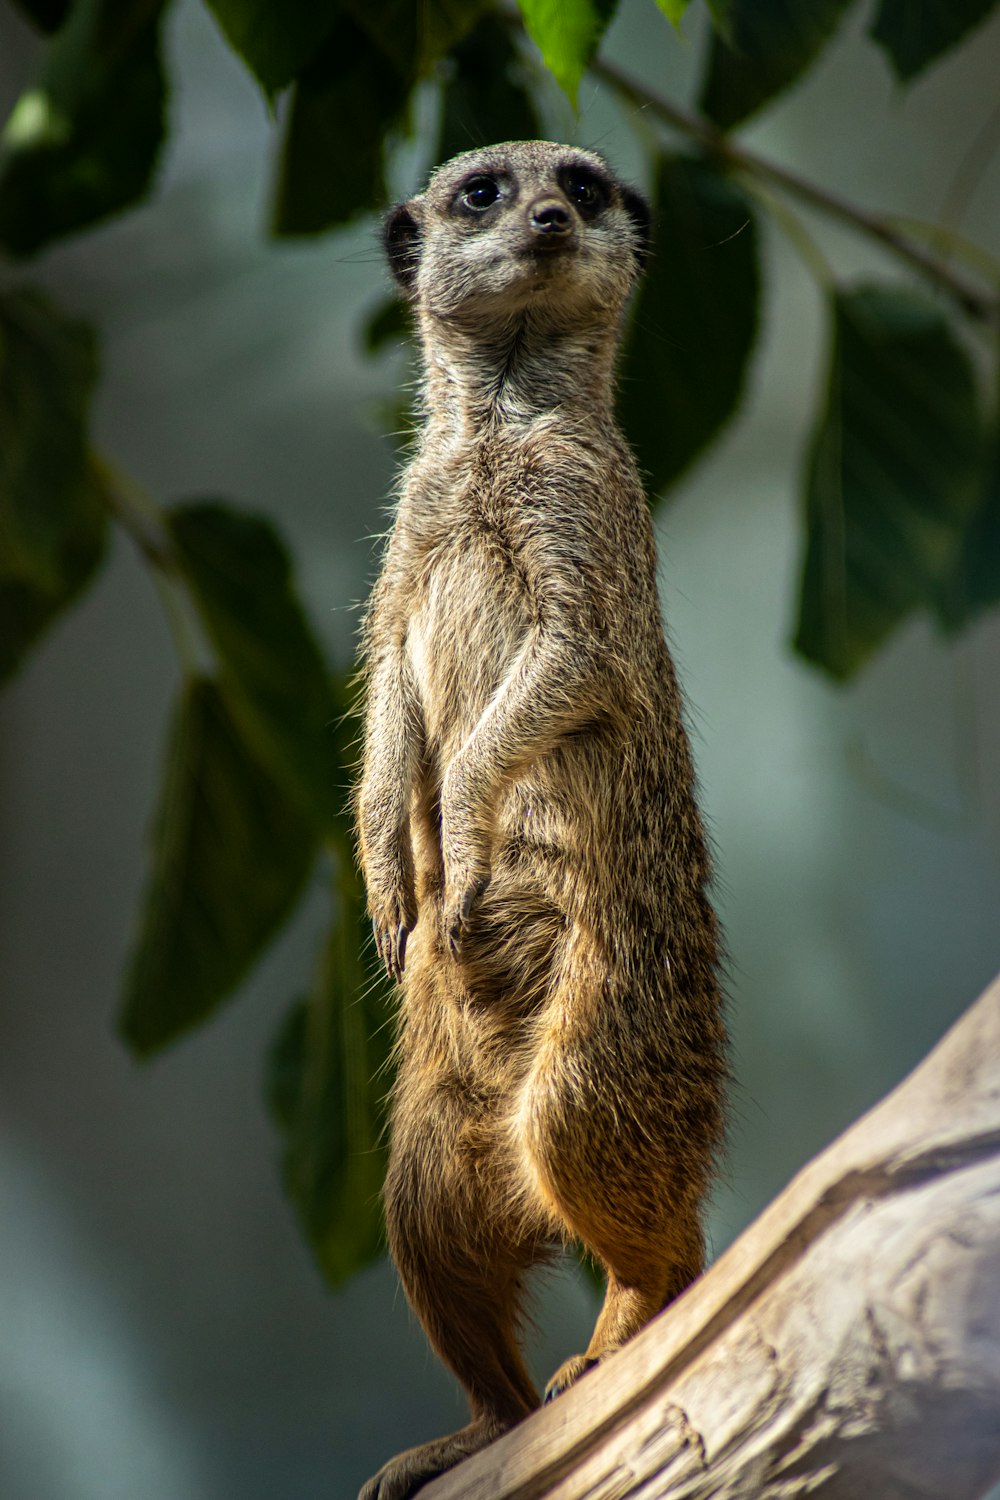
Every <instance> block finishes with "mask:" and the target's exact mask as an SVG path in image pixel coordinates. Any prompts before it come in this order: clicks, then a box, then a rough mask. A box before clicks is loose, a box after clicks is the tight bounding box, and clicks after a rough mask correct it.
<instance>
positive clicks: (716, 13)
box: [705, 0, 739, 42]
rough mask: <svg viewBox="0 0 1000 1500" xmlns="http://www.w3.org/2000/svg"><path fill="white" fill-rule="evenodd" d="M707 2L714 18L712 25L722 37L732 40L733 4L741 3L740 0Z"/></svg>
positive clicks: (713, 0)
mask: <svg viewBox="0 0 1000 1500" xmlns="http://www.w3.org/2000/svg"><path fill="white" fill-rule="evenodd" d="M705 3H706V5H707V7H708V13H709V15H710V16H711V18H712V26H713V27H714V29H715V30H716V31H717V32H718V33H719V35H720V36H721V37H723V38H724V39H725V40H726V41H727V42H731V41H732V37H733V27H732V15H733V6H734V4H739V0H705Z"/></svg>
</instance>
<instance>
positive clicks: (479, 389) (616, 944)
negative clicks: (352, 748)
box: [357, 141, 726, 1500]
mask: <svg viewBox="0 0 1000 1500" xmlns="http://www.w3.org/2000/svg"><path fill="white" fill-rule="evenodd" d="M384 243H385V248H386V251H387V254H388V259H389V265H390V267H391V270H392V272H393V274H394V276H395V279H396V281H397V283H398V285H399V287H400V288H401V290H402V292H403V294H404V295H405V296H406V297H407V298H408V299H409V302H410V304H411V306H412V309H413V312H414V315H415V321H416V326H417V330H418V333H419V339H420V343H421V346H422V353H423V380H422V393H423V404H424V419H425V420H424V426H423V429H422V434H421V436H420V438H419V442H418V445H417V448H416V452H415V455H414V457H413V458H412V461H411V462H410V464H409V466H408V468H407V470H406V472H405V475H404V478H403V482H402V486H401V491H400V498H399V503H398V509H397V512H396V517H395V524H394V526H393V529H392V532H391V535H390V537H389V541H388V545H387V548H386V551H385V555H384V562H383V567H382V571H381V576H380V577H379V579H378V582H377V584H376V587H375V589H374V593H373V596H372V601H371V605H370V609H369V611H368V616H367V623H366V628H365V662H366V668H365V677H366V700H365V704H366V706H365V741H364V758H363V767H362V772H361V777H360V784H359V789H358V793H357V814H358V829H359V849H360V859H361V864H362V867H363V871H364V876H365V881H366V885H367V891H368V904H369V911H370V914H371V918H372V922H373V926H374V931H375V938H376V944H377V947H378V950H379V954H380V955H381V958H382V960H383V961H384V963H385V965H386V967H387V969H388V971H389V973H390V975H391V976H392V977H393V978H394V979H395V980H396V981H397V982H398V985H399V997H400V1017H401V1020H400V1031H399V1039H398V1073H397V1077H396V1083H395V1086H394V1091H393V1097H392V1107H391V1147H390V1160H389V1166H388V1172H387V1177H386V1185H385V1213H386V1225H387V1234H388V1242H389V1248H390V1250H391V1253H392V1256H393V1258H394V1260H395V1263H396V1266H397V1268H398V1271H399V1275H400V1277H401V1280H402V1283H403V1286H404V1289H405V1291H406V1295H407V1297H408V1299H409V1302H410V1305H411V1306H412V1308H413V1309H414V1310H415V1312H416V1314H417V1316H418V1317H419V1319H420V1321H421V1323H422V1324H423V1326H424V1329H425V1331H426V1333H427V1336H428V1338H429V1340H430V1342H431V1344H432V1345H433V1347H434V1349H435V1350H436V1351H437V1353H438V1354H439V1355H440V1357H441V1358H442V1359H443V1360H444V1362H445V1363H446V1364H447V1365H448V1366H449V1367H450V1369H451V1370H452V1371H453V1372H454V1374H455V1375H456V1376H457V1377H458V1379H459V1381H460V1382H461V1383H462V1385H463V1386H464V1388H465V1390H466V1393H467V1395H468V1398H469V1404H470V1408H471V1419H470V1422H469V1424H468V1426H466V1427H464V1428H462V1429H461V1431H459V1432H456V1433H454V1434H452V1435H450V1436H448V1437H444V1438H439V1439H436V1440H434V1441H432V1442H429V1443H425V1444H423V1445H421V1446H419V1447H416V1448H412V1449H410V1450H409V1451H407V1452H405V1453H402V1454H400V1455H399V1456H398V1457H396V1458H394V1459H392V1460H391V1461H390V1462H389V1463H387V1464H386V1465H385V1466H384V1467H383V1468H382V1469H381V1470H380V1471H379V1473H378V1474H376V1475H375V1476H374V1478H373V1479H371V1480H370V1481H369V1482H368V1483H367V1484H366V1485H365V1487H364V1488H363V1490H362V1491H361V1500H376V1497H377V1500H403V1497H405V1496H408V1495H411V1494H412V1493H413V1492H414V1491H415V1490H417V1489H419V1488H420V1486H421V1485H422V1484H424V1483H425V1482H426V1481H427V1480H428V1479H430V1478H431V1477H432V1476H433V1475H435V1474H437V1473H439V1472H441V1471H442V1470H443V1469H447V1468H449V1467H450V1466H451V1465H453V1464H455V1463H457V1462H458V1461H459V1460H460V1459H462V1458H463V1457H465V1456H466V1455H468V1454H470V1453H473V1452H475V1451H476V1450H477V1449H479V1448H481V1447H483V1446H485V1444H487V1443H489V1442H490V1441H492V1440H493V1439H494V1438H495V1437H497V1436H498V1435H499V1434H500V1433H502V1432H504V1431H506V1430H507V1429H508V1428H510V1427H512V1426H513V1425H514V1424H515V1423H517V1422H519V1421H520V1420H521V1419H522V1418H523V1417H524V1416H526V1415H527V1413H529V1412H530V1411H532V1410H533V1409H534V1408H535V1407H536V1406H537V1405H538V1404H539V1398H538V1394H537V1392H536V1389H535V1386H534V1384H533V1383H532V1380H531V1377H530V1375H529V1374H528V1371H527V1369H526V1367H525V1364H524V1361H523V1358H522V1354H521V1352H520V1349H519V1345H518V1328H519V1320H520V1317H521V1313H522V1307H523V1298H524V1293H525V1278H526V1273H527V1272H528V1271H529V1270H530V1268H531V1267H532V1266H534V1265H536V1264H538V1263H540V1262H543V1261H545V1260H546V1258H547V1257H549V1256H551V1254H552V1252H553V1248H554V1247H558V1246H559V1245H560V1244H565V1243H567V1242H577V1243H578V1244H580V1245H582V1246H584V1247H585V1248H586V1250H587V1251H588V1252H589V1253H590V1255H591V1256H592V1257H593V1258H594V1259H595V1260H596V1261H597V1262H598V1263H599V1265H600V1266H601V1267H602V1268H603V1270H604V1272H605V1273H606V1276H607V1293H606V1296H605V1299H604V1304H603V1308H602V1310H601V1313H600V1316H599V1317H598V1319H597V1324H596V1327H595V1329H594V1334H593V1337H592V1339H591V1341H590V1344H589V1347H588V1348H587V1350H586V1352H585V1353H584V1354H580V1355H577V1356H576V1357H574V1358H572V1359H570V1360H568V1361H567V1362H566V1363H565V1364H564V1365H563V1366H562V1367H561V1369H559V1370H558V1371H557V1372H556V1374H555V1375H554V1376H553V1377H552V1380H551V1381H550V1382H549V1385H548V1387H547V1391H546V1399H549V1398H550V1397H552V1396H553V1395H557V1394H558V1393H559V1392H561V1391H563V1390H565V1389H566V1388H567V1387H568V1386H570V1385H572V1384H573V1383H574V1381H576V1380H577V1379H578V1378H579V1377H580V1376H581V1375H582V1374H583V1373H584V1372H585V1371H586V1370H588V1369H590V1368H591V1367H592V1366H593V1365H596V1364H598V1363H600V1362H601V1361H602V1360H604V1359H606V1358H607V1357H608V1355H610V1354H611V1353H613V1352H614V1350H616V1349H618V1348H619V1347H620V1346H621V1345H622V1344H623V1343H624V1342H625V1340H627V1339H629V1338H630V1337H631V1336H632V1335H633V1334H634V1333H636V1332H637V1330H638V1329H639V1328H641V1327H642V1326H643V1324H644V1323H646V1322H647V1321H648V1319H650V1318H651V1317H652V1316H653V1315H654V1314H655V1313H657V1312H659V1311H660V1309H661V1308H662V1307H664V1306H665V1305H666V1304H667V1303H668V1302H670V1300H671V1299H672V1298H674V1297H676V1296H677V1295H678V1293H680V1292H681V1291H683V1290H684V1288H685V1287H686V1286H687V1285H688V1284H689V1282H690V1281H691V1280H692V1279H693V1278H694V1277H695V1276H697V1275H698V1273H699V1272H700V1271H701V1269H702V1267H703V1261H704V1249H703V1235H702V1227H701V1219H700V1211H701V1205H702V1201H703V1198H704V1195H705V1191H706V1186H707V1184H708V1182H709V1179H710V1175H711V1171H712V1166H713V1158H714V1156H715V1154H716V1152H717V1148H718V1146H719V1142H720V1138H721V1130H722V1096H723V1088H724V1082H725V1076H726V1061H725V1033H724V1026H723V1019H722V1012H721V1005H720V997H719V986H718V967H719V948H718V936H717V928H716V920H715V916H714V914H713V910H712V906H711V904H710V901H709V895H708V883H709V877H710V866H709V857H708V853H707V850H706V841H705V837H704V833H703V828H702V822H701V819H700V816H699V813H698V810H697V807H696V804H695V800H694V790H693V786H694V779H693V772H692V764H691V755H690V751H689V746H688V740H687V736H686V733H685V730H684V726H683V722H682V710H681V700H680V696H679V692H678V687H677V681H676V677H675V674H674V669H673V665H672V662H671V658H670V655H669V654H668V650H667V646H666V642H665V639H664V633H663V626H662V622H661V616H660V604H659V598H658V594H657V585H656V559H655V550H654V541H653V531H652V526H651V523H650V517H649V511H648V506H647V502H646V497H645V494H644V492H643V487H642V484H641V483H640V480H639V477H638V474H637V471H636V466H635V462H634V460H633V457H632V454H631V452H630V451H629V448H628V446H627V444H626V442H625V440H624V438H623V437H622V434H621V432H620V431H619V428H618V426H617V425H616V422H615V417H614V410H613V375H614V365H615V359H616V355H617V351H618V346H619V343H620V338H621V330H622V321H623V315H624V310H625V307H626V303H627V301H628V298H629V294H630V293H631V291H632V289H633V287H634V285H635V283H636V281H637V278H638V276H639V274H640V271H641V268H642V265H643V261H644V259H645V257H646V255H647V252H648V246H649V210H648V208H647V205H646V203H645V201H644V200H643V198H642V197H641V195H640V194H639V193H637V192H636V191H635V190H634V189H633V188H631V187H628V186H625V185H624V184H623V183H621V182H619V181H618V180H617V178H616V177H615V176H614V175H613V173H612V172H611V170H610V169H609V167H608V165H607V164H606V162H605V161H604V160H603V158H601V157H600V156H598V155H596V154H594V153H593V152H589V151H584V150H579V149H577V148H576V147H572V146H562V145H556V144H553V143H550V142H545V141H522V142H507V143H506V144H502V145H497V146H493V147H489V148H485V149H482V150H477V151H472V152H467V153H465V154H463V155H461V156H458V157H456V158H454V159H453V160H452V161H450V162H448V163H447V164H446V165H445V166H443V167H441V168H439V169H438V171H436V172H435V173H434V175H433V176H432V178H431V180H430V183H429V185H428V187H427V189H426V191H425V192H424V193H422V194H420V195H419V196H418V197H415V198H413V199H412V200H410V201H409V202H407V203H404V204H401V205H400V206H398V207H397V208H395V209H393V210H392V212H391V213H390V214H389V215H388V217H387V219H386V221H385V226H384Z"/></svg>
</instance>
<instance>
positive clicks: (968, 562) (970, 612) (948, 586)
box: [938, 430, 1000, 631]
mask: <svg viewBox="0 0 1000 1500" xmlns="http://www.w3.org/2000/svg"><path fill="white" fill-rule="evenodd" d="M989 451H990V452H991V453H992V455H993V458H992V462H991V463H989V464H988V465H987V468H986V474H985V482H984V484H983V485H982V486H981V488H980V492H979V495H978V497H977V500H976V504H975V508H974V509H973V512H972V515H971V516H970V518H969V521H968V524H967V526H966V529H965V534H964V536H963V537H962V544H961V546H960V548H959V551H958V556H957V558H956V561H955V566H954V568H953V569H952V572H951V574H950V576H949V577H948V578H946V579H945V582H944V586H943V589H942V592H941V597H940V599H939V600H938V616H939V619H940V621H941V623H942V624H943V625H944V627H945V629H947V630H949V631H953V630H959V629H961V628H962V627H963V626H965V625H967V624H969V622H970V621H971V620H974V619H975V618H976V616H977V615H979V614H981V613H982V612H983V610H986V609H992V608H993V607H994V606H995V605H997V604H1000V430H996V431H994V433H993V434H992V437H991V440H990V443H989Z"/></svg>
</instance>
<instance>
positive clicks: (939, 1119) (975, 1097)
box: [420, 980, 1000, 1500]
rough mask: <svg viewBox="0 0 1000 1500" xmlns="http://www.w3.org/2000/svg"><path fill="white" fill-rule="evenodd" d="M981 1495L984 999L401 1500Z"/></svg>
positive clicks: (984, 1466) (995, 1475)
mask: <svg viewBox="0 0 1000 1500" xmlns="http://www.w3.org/2000/svg"><path fill="white" fill-rule="evenodd" d="M997 1480H1000V980H997V981H996V982H995V983H994V984H993V985H992V986H991V988H990V989H989V990H987V992H986V993H985V994H984V995H983V996H982V998H981V999H980V1000H979V1001H978V1002H977V1003H976V1004H975V1005H974V1006H973V1007H972V1008H971V1009H970V1010H969V1011H967V1012H966V1014H965V1015H964V1016H963V1017H962V1019H961V1020H960V1021H958V1022H957V1024H956V1025H955V1026H954V1027H953V1028H952V1030H951V1031H950V1032H949V1033H948V1034H947V1036H946V1037H945V1038H944V1040H943V1041H942V1042H941V1043H940V1044H939V1045H938V1046H937V1047H936V1048H935V1050H934V1051H933V1052H932V1053H931V1054H930V1056H929V1057H928V1058H927V1059H926V1060H925V1061H924V1062H923V1063H922V1064H921V1065H920V1066H919V1067H918V1068H917V1069H916V1070H915V1071H914V1072H913V1073H912V1074H911V1075H910V1077H909V1078H908V1079H907V1080H906V1081H905V1082H904V1083H903V1084H901V1085H900V1087H899V1088H897V1089H896V1090H895V1091H894V1092H893V1093H891V1094H890V1095H888V1097H887V1098H886V1099H884V1100H883V1101H882V1102H881V1103H880V1104H878V1105H877V1106H876V1107H875V1108H874V1109H873V1110H871V1111H870V1112H869V1113H868V1114H867V1115H865V1116H863V1117H862V1119H861V1120H859V1121H858V1122H857V1123H856V1124H855V1125H853V1126H852V1127H851V1128H850V1129H849V1130H848V1131H847V1132H846V1133H845V1134H844V1135H842V1136H841V1137H840V1138H839V1140H837V1141H835V1142H834V1144H833V1145H832V1146H830V1147H828V1149H827V1150H826V1151H824V1152H823V1153H822V1154H821V1155H820V1156H818V1157H816V1158H815V1159H814V1160H813V1161H812V1162H810V1163H809V1164H808V1166H806V1167H805V1168H804V1169H803V1170H802V1171H801V1172H800V1173H799V1174H798V1176H797V1177H796V1178H795V1179H794V1180H793V1181H792V1183H791V1184H790V1185H789V1186H788V1187H787V1188H786V1189H785V1191H784V1192H783V1193H781V1195H780V1196H779V1197H778V1198H776V1199H775V1201H774V1202H773V1203H772V1204H771V1205H770V1207H769V1208H767V1209H766V1210H765V1211H764V1213H763V1214H761V1215H760V1217H759V1218H758V1219H757V1220H756V1221H755V1222H754V1223H753V1224H752V1225H751V1226H750V1228H749V1229H747V1230H746V1232H745V1233H744V1234H743V1235H741V1237H740V1238H739V1239H738V1240H737V1241H736V1242H735V1243H734V1244H733V1245H732V1246H731V1247H730V1249H729V1250H727V1251H726V1253H725V1254H724V1255H723V1256H721V1257H720V1259H719V1260H718V1261H717V1262H716V1263H715V1264H714V1265H713V1266H712V1267H711V1268H710V1270H709V1271H707V1272H706V1274H705V1275H704V1276H703V1277H701V1278H700V1280H699V1281H698V1282H697V1283H696V1284H695V1285H694V1286H693V1287H691V1288H690V1289H689V1291H688V1292H686V1293H685V1295H684V1296H683V1297H682V1298H680V1299H679V1300H678V1301H677V1302H675V1303H674V1304H673V1305H672V1306H671V1307H669V1308H668V1309H667V1310H666V1311H665V1312H664V1313H662V1314H661V1315H660V1317H658V1318H656V1319H655V1320H654V1321H653V1322H652V1323H651V1324H650V1325H649V1326H648V1327H647V1328H645V1329H644V1330H643V1331H642V1333H641V1334H639V1335H638V1337H637V1338H635V1339H633V1340H632V1341H631V1343H629V1344H628V1345H627V1346H626V1347H625V1348H624V1349H622V1350H621V1351H619V1353H617V1354H616V1355H615V1356H614V1357H613V1358H612V1359H610V1360H608V1361H607V1362H606V1363H605V1364H604V1365H603V1366H601V1367H600V1368H599V1369H596V1370H594V1371H592V1372H591V1373H590V1374H588V1375H586V1376H585V1377H584V1378H583V1380H581V1381H580V1382H579V1384H578V1385H576V1386H575V1387H574V1388H573V1389H572V1390H570V1391H568V1392H567V1393H566V1394H565V1395H563V1396H561V1397H559V1399H558V1400H557V1401H555V1402H554V1403H553V1404H552V1405H551V1406H549V1407H546V1408H545V1409H543V1410H542V1411H540V1412H538V1413H536V1414H535V1415H534V1416H532V1417H530V1418H529V1419H528V1420H527V1421H525V1422H523V1423H522V1424H521V1426H520V1427H518V1428H517V1429H515V1430H514V1431H513V1432H511V1433H508V1434H507V1435H506V1436H505V1437H503V1438H501V1439H500V1440H499V1441H498V1442H496V1443H494V1444H493V1445H492V1447H490V1448H488V1449H486V1450H485V1451H484V1452H482V1453H479V1454H476V1455H475V1456H474V1457H473V1458H471V1459H468V1460H467V1461H466V1462H465V1463H464V1464H462V1465H460V1467H458V1468H457V1469H453V1470H452V1471H451V1472H450V1473H448V1474H444V1475H442V1476H441V1478H440V1479H437V1480H435V1481H434V1482H433V1483H432V1484H430V1485H428V1486H427V1487H426V1489H424V1490H422V1491H421V1497H420V1500H424V1497H425V1496H426V1500H460V1497H461V1500H584V1497H586V1500H626V1497H633V1500H682V1497H683V1500H709V1497H710V1496H711V1497H714V1500H734V1497H747V1500H749V1497H751V1496H752V1497H754V1500H779V1497H780V1500H790V1497H794V1496H800V1495H806V1494H808V1495H810V1496H813V1495H817V1496H821V1497H822V1500H918V1497H919V1500H979V1497H981V1496H983V1495H984V1494H985V1492H986V1491H987V1490H988V1489H989V1488H990V1486H991V1484H993V1483H994V1482H996V1481H997Z"/></svg>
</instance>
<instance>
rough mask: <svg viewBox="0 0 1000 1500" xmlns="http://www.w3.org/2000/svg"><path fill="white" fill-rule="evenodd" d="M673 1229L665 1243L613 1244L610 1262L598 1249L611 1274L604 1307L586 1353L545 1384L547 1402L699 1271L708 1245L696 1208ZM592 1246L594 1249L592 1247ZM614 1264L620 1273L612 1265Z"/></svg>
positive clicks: (633, 1331) (610, 1351) (674, 1222)
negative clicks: (627, 1247)
mask: <svg viewBox="0 0 1000 1500" xmlns="http://www.w3.org/2000/svg"><path fill="white" fill-rule="evenodd" d="M670 1228H671V1234H670V1236H669V1239H668V1240H667V1243H666V1244H665V1245H664V1244H661V1243H656V1244H652V1245H646V1246H642V1247H638V1246H633V1247H631V1249H630V1250H626V1251H625V1253H624V1254H623V1247H622V1246H620V1245H619V1246H616V1247H614V1249H613V1251H612V1254H611V1257H610V1263H609V1259H606V1258H605V1256H604V1255H603V1254H602V1253H601V1252H600V1251H598V1252H597V1253H598V1257H599V1259H600V1260H601V1261H602V1263H603V1264H604V1266H605V1269H606V1271H607V1277H608V1284H607V1290H606V1292H605V1295H604V1305H603V1306H602V1308H601V1311H600V1314H599V1316H598V1319H597V1323H596V1325H595V1327H594V1332H593V1335H592V1337H591V1340H590V1343H589V1344H588V1346H587V1351H586V1353H585V1354H576V1355H574V1356H573V1357H572V1358H571V1359H567V1360H566V1361H565V1362H564V1363H563V1364H562V1365H560V1367H559V1369H558V1370H557V1371H556V1373H555V1374H554V1375H553V1377H552V1379H551V1380H550V1381H549V1383H548V1385H547V1386H546V1387H545V1397H544V1399H545V1401H546V1402H548V1401H552V1400H553V1399H554V1398H555V1397H556V1396H558V1395H560V1394H561V1393H562V1392H563V1391H565V1390H568V1389H569V1387H570V1386H571V1385H575V1384H576V1382H577V1381H578V1380H579V1379H580V1377H581V1375H585V1374H586V1373H587V1371H588V1370H591V1369H593V1367H594V1366H595V1365H598V1364H600V1363H601V1362H602V1360H605V1359H607V1357H608V1355H609V1354H614V1352H615V1351H616V1350H617V1349H620V1348H621V1346H622V1345H623V1344H625V1343H627V1342H628V1340H629V1339H630V1338H632V1337H633V1335H634V1334H636V1333H638V1332H639V1330H640V1328H642V1327H644V1325H645V1324H646V1323H648V1322H649V1320H650V1319H651V1318H654V1317H655V1316H656V1314H657V1313H658V1312H660V1311H661V1310H662V1309H663V1308H664V1307H666V1306H667V1305H668V1303H670V1302H672V1301H673V1300H674V1298H675V1297H678V1296H680V1294H681V1292H683V1291H684V1290H685V1288H686V1287H687V1286H689V1285H690V1283H691V1282H692V1281H694V1279H695V1277H696V1276H698V1275H699V1274H700V1272H701V1269H702V1265H703V1261H704V1249H703V1241H702V1234H701V1226H700V1223H699V1220H698V1214H697V1209H688V1210H686V1211H683V1212H678V1213H677V1214H676V1216H674V1217H673V1219H672V1221H671V1225H670ZM588 1248H590V1249H596V1247H595V1246H592V1245H588ZM665 1252H667V1253H665ZM668 1255H669V1258H668ZM616 1265H617V1266H618V1268H619V1270H618V1272H616V1271H615V1269H614V1267H615V1266H616Z"/></svg>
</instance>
